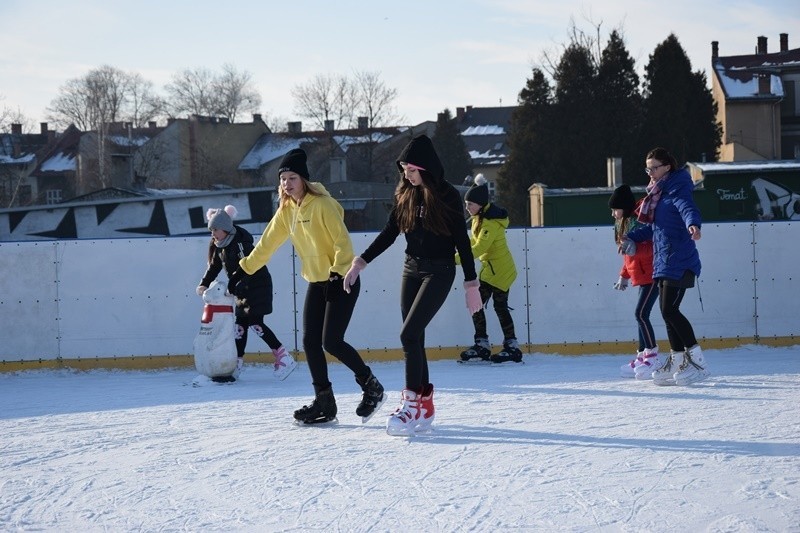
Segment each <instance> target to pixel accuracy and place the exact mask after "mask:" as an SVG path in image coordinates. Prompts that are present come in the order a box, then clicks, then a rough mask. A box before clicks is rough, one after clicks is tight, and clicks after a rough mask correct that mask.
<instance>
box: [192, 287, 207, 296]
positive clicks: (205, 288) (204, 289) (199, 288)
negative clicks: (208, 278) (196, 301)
mask: <svg viewBox="0 0 800 533" xmlns="http://www.w3.org/2000/svg"><path fill="white" fill-rule="evenodd" d="M207 289H208V287H206V286H205V285H198V286H197V288H196V289H195V290H194V292H196V293H197V295H198V296H202V295H203V293H204V292H206V290H207Z"/></svg>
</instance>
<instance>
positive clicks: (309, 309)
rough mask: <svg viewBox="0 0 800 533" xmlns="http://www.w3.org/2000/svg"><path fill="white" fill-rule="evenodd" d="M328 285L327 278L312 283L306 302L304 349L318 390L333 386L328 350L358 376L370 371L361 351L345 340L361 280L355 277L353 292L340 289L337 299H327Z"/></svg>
mask: <svg viewBox="0 0 800 533" xmlns="http://www.w3.org/2000/svg"><path fill="white" fill-rule="evenodd" d="M339 283H341V281H340V282H339ZM327 285H328V282H327V281H323V282H314V283H309V284H308V291H306V300H305V304H304V306H303V350H304V351H305V353H306V361H307V362H308V370H309V372H311V381H312V382H313V383H314V390H315V391H320V390H322V389H325V388H327V387H328V386H330V381H329V380H328V363H327V361H326V360H325V352H328V353H329V354H331V355H333V356H334V357H336V358H337V359H338V360H339V361H341V362H342V363H344V365H345V366H346V367H347V368H349V369H350V370H352V371H353V374H355V375H356V376H357V377H361V378H366V377H367V376H369V373H370V369H369V367H368V366H367V365H366V364H364V360H363V359H362V358H361V355H359V353H358V352H357V351H356V349H355V348H353V347H352V346H350V345H349V344H348V343H347V342H345V340H344V334H345V331H347V326H348V324H350V318H351V317H352V316H353V309H354V308H355V306H356V300H358V293H359V291H360V290H361V280H360V279H358V280H356V282H355V284H353V286H352V288H351V289H350V293H346V292H344V291H337V296H336V299H335V300H334V301H328V299H327V291H326V289H327ZM323 348H324V351H323Z"/></svg>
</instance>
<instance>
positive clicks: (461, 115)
mask: <svg viewBox="0 0 800 533" xmlns="http://www.w3.org/2000/svg"><path fill="white" fill-rule="evenodd" d="M465 114H466V113H465V111H464V108H463V107H457V108H456V118H457V119H458V120H461V119H462V118H464V115H465Z"/></svg>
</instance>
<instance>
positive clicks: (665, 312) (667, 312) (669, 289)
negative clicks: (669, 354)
mask: <svg viewBox="0 0 800 533" xmlns="http://www.w3.org/2000/svg"><path fill="white" fill-rule="evenodd" d="M669 282H670V280H667V279H659V280H658V295H659V300H660V303H661V316H662V317H663V318H664V323H665V324H666V326H667V338H669V347H670V348H671V349H672V351H673V352H683V351H685V350H686V349H687V348H691V347H692V346H694V345H695V344H697V339H696V338H695V336H694V330H693V329H692V324H691V323H690V322H689V319H688V318H686V317H685V316H683V313H681V311H680V306H681V301H683V295H684V294H686V287H676V286H675V285H670V284H669Z"/></svg>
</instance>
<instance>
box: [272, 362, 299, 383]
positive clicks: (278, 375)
mask: <svg viewBox="0 0 800 533" xmlns="http://www.w3.org/2000/svg"><path fill="white" fill-rule="evenodd" d="M295 368H297V361H295V362H293V363H292V364H291V365H289V366H286V367H284V368H282V369H280V370H278V371H277V372H274V371H273V372H272V375H273V377H274V378H275V379H277V380H278V381H283V380H284V379H286V378H288V377H289V374H291V373H292V372H294V369H295Z"/></svg>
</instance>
